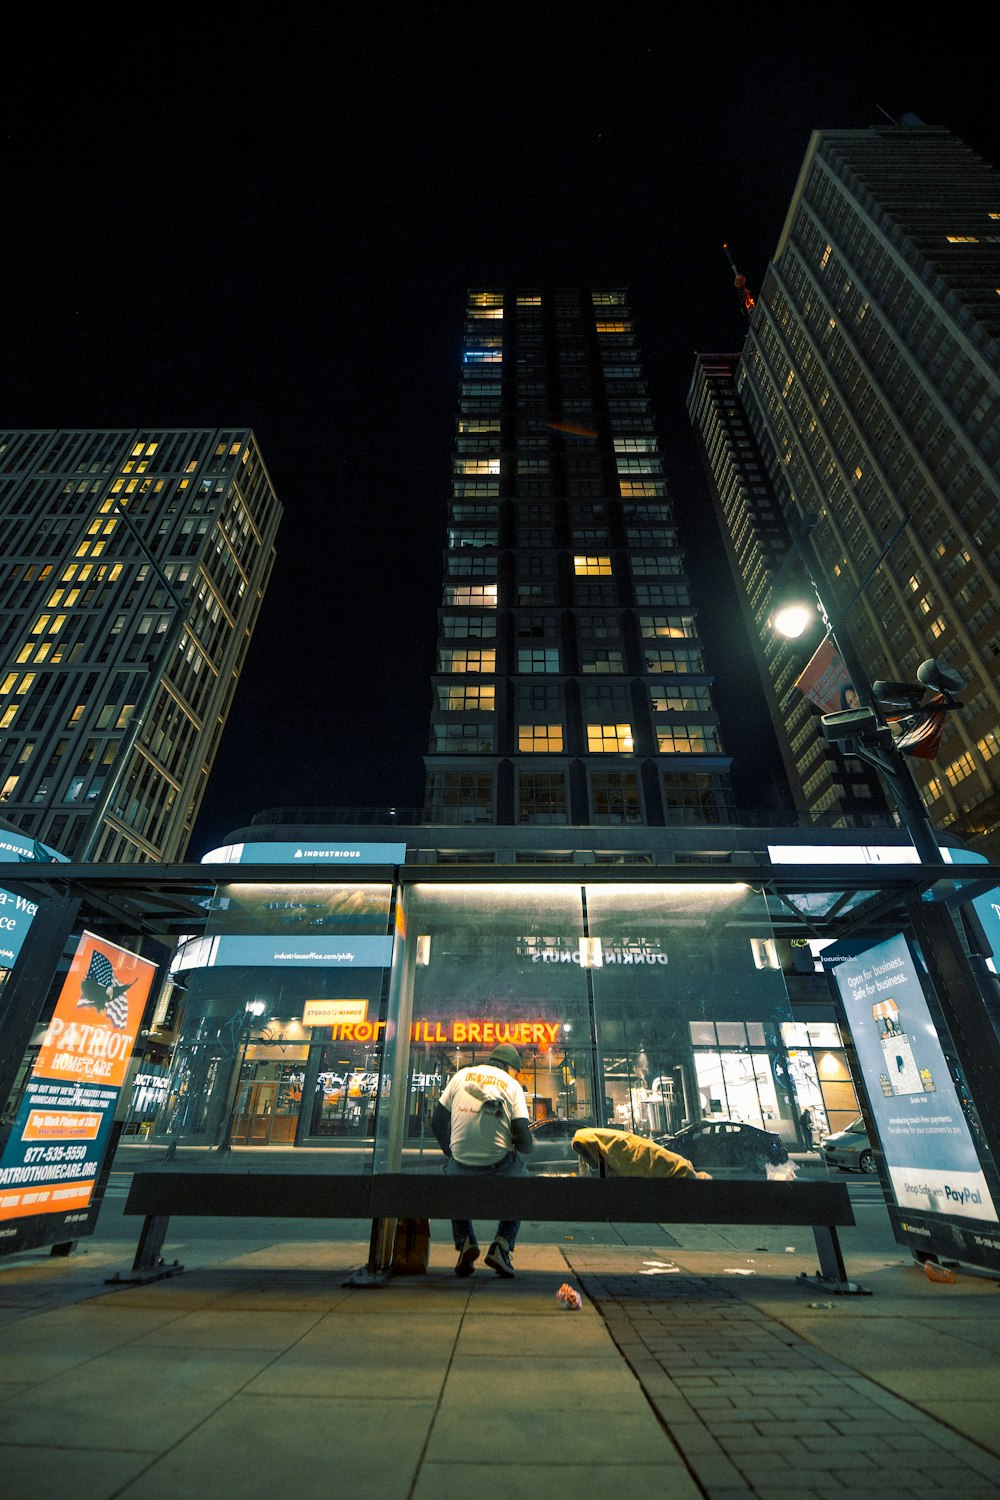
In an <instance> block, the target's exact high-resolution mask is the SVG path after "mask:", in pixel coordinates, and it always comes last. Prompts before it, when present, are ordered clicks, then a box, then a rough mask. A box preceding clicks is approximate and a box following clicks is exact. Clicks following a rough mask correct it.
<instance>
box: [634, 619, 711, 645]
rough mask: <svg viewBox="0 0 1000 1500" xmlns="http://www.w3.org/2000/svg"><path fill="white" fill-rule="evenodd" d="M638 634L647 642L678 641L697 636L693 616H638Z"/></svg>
mask: <svg viewBox="0 0 1000 1500" xmlns="http://www.w3.org/2000/svg"><path fill="white" fill-rule="evenodd" d="M639 633H640V635H642V636H643V637H644V638H645V639H647V640H661V639H664V638H666V639H668V640H678V639H683V638H685V637H689V636H694V635H697V631H696V629H695V623H694V615H640V616H639Z"/></svg>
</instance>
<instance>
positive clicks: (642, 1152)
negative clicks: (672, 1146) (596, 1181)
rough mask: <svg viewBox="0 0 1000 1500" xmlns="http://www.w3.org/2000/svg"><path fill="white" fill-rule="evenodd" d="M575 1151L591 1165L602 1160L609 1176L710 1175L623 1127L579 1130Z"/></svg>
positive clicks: (574, 1145)
mask: <svg viewBox="0 0 1000 1500" xmlns="http://www.w3.org/2000/svg"><path fill="white" fill-rule="evenodd" d="M573 1150H574V1151H576V1152H578V1153H579V1155H581V1156H582V1157H583V1158H584V1159H585V1160H586V1161H589V1162H590V1163H591V1165H596V1164H597V1163H598V1162H600V1163H603V1166H604V1172H605V1174H606V1175H607V1176H608V1177H705V1178H707V1177H708V1175H709V1174H708V1173H707V1172H698V1171H696V1170H695V1168H694V1167H693V1166H692V1165H691V1163H690V1162H689V1161H688V1159H687V1157H686V1156H678V1155H677V1153H676V1152H674V1151H668V1150H667V1149H666V1148H665V1147H664V1146H657V1145H656V1144H655V1142H654V1141H650V1140H647V1139H646V1137H645V1136H642V1135H631V1134H630V1133H629V1132H627V1131H624V1130H594V1129H586V1130H578V1131H577V1132H576V1134H575V1135H574V1137H573Z"/></svg>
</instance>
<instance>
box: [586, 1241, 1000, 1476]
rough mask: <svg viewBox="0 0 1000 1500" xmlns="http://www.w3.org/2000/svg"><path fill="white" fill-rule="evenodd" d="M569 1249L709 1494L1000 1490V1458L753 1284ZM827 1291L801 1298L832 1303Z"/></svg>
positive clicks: (820, 1303)
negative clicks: (792, 1318) (846, 1357)
mask: <svg viewBox="0 0 1000 1500" xmlns="http://www.w3.org/2000/svg"><path fill="white" fill-rule="evenodd" d="M570 1259H571V1260H572V1262H573V1265H574V1269H575V1270H576V1273H577V1275H578V1277H579V1280H580V1282H581V1285H582V1287H583V1289H584V1291H585V1292H586V1294H587V1296H588V1297H589V1298H590V1299H591V1300H592V1301H593V1302H594V1304H595V1305H596V1306H597V1307H598V1309H599V1310H600V1312H601V1314H602V1316H603V1317H604V1319H605V1322H606V1323H607V1326H608V1329H609V1331H610V1333H611V1335H612V1337H613V1339H614V1340H615V1343H616V1344H617V1345H618V1347H619V1349H620V1350H621V1352H622V1354H623V1356H624V1357H625V1359H626V1360H627V1361H628V1363H629V1365H630V1367H631V1368H632V1370H633V1371H634V1372H635V1375H636V1376H637V1378H638V1379H639V1381H640V1383H641V1384H642V1387H643V1390H644V1391H645V1393H646V1395H647V1398H648V1399H649V1401H650V1402H651V1404H652V1405H653V1407H654V1408H655V1410H656V1411H657V1412H658V1414H659V1416H660V1418H661V1420H662V1421H663V1423H664V1425H665V1427H666V1429H667V1432H668V1433H669V1435H670V1437H671V1438H672V1440H673V1441H674V1442H675V1443H676V1445H677V1447H678V1448H679V1449H680V1451H681V1452H682V1453H683V1455H684V1457H685V1459H686V1461H687V1463H688V1465H689V1467H690V1470H691V1472H692V1474H693V1475H694V1477H695V1478H696V1480H697V1481H698V1483H699V1484H700V1485H701V1487H702V1489H703V1490H704V1493H705V1495H706V1496H708V1497H710V1500H751V1497H753V1500H792V1497H794V1500H835V1497H836V1500H844V1497H845V1496H846V1495H847V1494H848V1492H850V1491H855V1492H856V1491H857V1490H858V1489H859V1488H862V1487H863V1488H864V1489H865V1490H866V1491H870V1492H872V1493H877V1494H878V1496H879V1500H894V1497H900V1500H904V1497H905V1500H923V1497H928V1500H930V1497H936V1500H940V1497H941V1496H942V1495H944V1494H959V1495H961V1496H963V1500H973V1497H976V1500H980V1497H982V1500H996V1496H997V1495H998V1494H1000V1458H997V1457H996V1456H994V1454H992V1453H989V1452H986V1451H984V1449H983V1448H981V1447H979V1446H978V1445H977V1444H976V1443H974V1442H971V1441H970V1440H969V1439H968V1438H966V1437H963V1436H962V1435H961V1434H959V1433H957V1432H955V1431H953V1430H952V1429H951V1428H950V1427H948V1426H945V1425H944V1424H943V1423H942V1422H940V1421H939V1420H937V1419H935V1418H934V1417H933V1416H932V1415H930V1414H929V1413H928V1412H926V1411H924V1410H922V1409H921V1408H920V1407H919V1406H917V1405H914V1404H911V1403H910V1402H908V1401H905V1400H901V1399H900V1398H899V1397H898V1396H896V1395H893V1394H892V1393H891V1392H890V1391H887V1390H886V1389H885V1388H884V1387H883V1386H882V1385H880V1384H878V1383H877V1382H876V1381H874V1380H872V1379H869V1378H867V1377H866V1376H865V1375H863V1374H861V1373H859V1372H858V1371H857V1370H856V1369H854V1368H852V1367H851V1366H850V1365H849V1364H847V1363H844V1362H843V1361H842V1360H840V1359H836V1358H833V1357H831V1356H830V1355H829V1354H827V1353H825V1352H824V1351H823V1350H822V1349H821V1348H818V1347H816V1346H815V1345H814V1344H812V1343H810V1342H808V1341H807V1340H806V1339H804V1338H802V1337H801V1336H799V1335H798V1334H797V1333H795V1332H794V1331H792V1330H790V1329H789V1328H788V1327H786V1326H784V1325H783V1324H782V1323H781V1322H780V1321H778V1320H777V1319H776V1318H774V1317H772V1316H769V1315H768V1314H767V1313H766V1312H763V1311H761V1310H760V1309H758V1308H757V1307H754V1306H752V1305H750V1304H749V1303H748V1302H747V1301H746V1300H745V1297H746V1294H747V1292H748V1290H749V1288H748V1286H747V1283H745V1282H737V1283H735V1284H727V1283H725V1282H722V1281H721V1280H720V1278H719V1276H718V1275H715V1276H701V1275H698V1274H692V1273H691V1272H690V1271H685V1270H683V1269H682V1270H680V1271H679V1272H675V1273H672V1272H669V1271H667V1272H665V1273H664V1274H660V1275H657V1276H654V1277H650V1276H648V1275H643V1274H637V1272H636V1270H635V1269H634V1267H635V1260H636V1257H635V1255H634V1254H632V1255H631V1256H629V1257H627V1259H629V1260H631V1262H632V1269H630V1270H629V1271H628V1272H626V1271H624V1270H623V1266H622V1263H623V1259H625V1257H623V1256H622V1255H621V1254H620V1253H617V1252H616V1253H614V1254H610V1255H609V1254H608V1253H607V1252H605V1253H603V1254H601V1253H597V1252H582V1253H572V1254H571V1255H570ZM662 1264H666V1263H665V1262H664V1263H661V1265H662ZM787 1285H788V1283H787V1281H785V1282H776V1283H775V1286H776V1287H777V1288H778V1289H779V1290H780V1289H781V1288H783V1287H787ZM762 1293H764V1294H766V1284H764V1283H761V1282H757V1283H756V1284H755V1285H754V1288H753V1294H754V1296H755V1297H759V1296H760V1295H762ZM822 1295H823V1294H822V1293H816V1294H815V1297H816V1299H817V1300H814V1301H812V1302H811V1303H810V1302H809V1301H807V1300H806V1298H807V1297H808V1291H804V1292H803V1296H802V1299H801V1301H800V1306H805V1307H809V1306H812V1307H813V1308H822V1309H825V1308H828V1307H829V1308H833V1306H834V1304H832V1303H828V1302H824V1301H821V1300H818V1299H820V1298H822ZM994 1295H995V1293H994ZM871 1307H872V1304H871V1303H868V1304H867V1307H866V1309H865V1310H866V1311H868V1310H869V1309H870V1308H871ZM885 1326H886V1330H887V1334H890V1333H891V1331H892V1330H891V1328H890V1327H889V1324H888V1322H887V1323H886V1325H885ZM930 1337H931V1335H929V1338H930Z"/></svg>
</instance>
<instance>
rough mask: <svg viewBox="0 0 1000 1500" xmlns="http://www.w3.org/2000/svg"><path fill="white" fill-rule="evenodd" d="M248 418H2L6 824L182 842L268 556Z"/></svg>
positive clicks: (156, 847) (67, 848)
mask: <svg viewBox="0 0 1000 1500" xmlns="http://www.w3.org/2000/svg"><path fill="white" fill-rule="evenodd" d="M280 516H281V507H280V505H279V503H278V501H277V498H276V497H275V494H274V490H273V488H272V486H271V481H270V479H269V477H268V474H267V470H266V468H265V467H264V462H263V459H262V458H261V455H260V451H259V449H258V447H257V443H256V441H255V439H254V436H253V434H252V433H251V432H249V431H246V430H241V429H232V430H229V429H227V430H225V431H223V430H220V429H216V428H203V429H198V430H191V431H180V430H160V429H149V430H143V431H132V430H128V431H126V430H114V431H53V432H41V431H27V432H25V431H22V432H0V548H2V564H0V730H2V736H0V822H2V823H3V824H5V825H6V826H7V827H8V828H12V829H16V830H18V831H20V832H21V833H23V834H27V835H28V836H29V837H30V838H31V839H33V840H36V841H38V842H40V843H43V844H46V845H48V846H50V847H52V848H55V849H57V850H58V851H59V852H60V853H62V854H65V855H67V856H69V857H70V858H74V857H75V858H81V857H84V858H88V859H98V860H110V861H118V862H123V863H136V862H142V861H147V860H165V861H170V860H174V859H179V858H181V857H182V856H183V854H184V852H185V850H186V848H187V843H188V839H189V837H190V833H191V828H192V825H193V823H194V819H195V816H196V814H197V811H198V807H199V804H200V802H201V798H202V795H203V792H204V789H205V783H206V779H207V777H208V773H209V771H210V769H211V766H212V761H213V759H214V756H215V752H216V749H217V746H218V743H219V739H220V737H221V734H222V730H223V727H224V725H225V722H226V715H227V714H228V712H229V707H230V704H231V702H232V698H233V694H234V692H235V690H236V685H237V682H238V680H239V674H240V669H241V667H242V665H243V661H244V658H245V656H246V652H247V648H248V646H249V644H250V638H251V635H252V633H253V629H254V625H255V623H256V620H257V615H258V612H259V610H260V605H261V601H262V599H263V595H264V590H265V588H266V586H267V581H268V578H269V576H270V572H271V568H272V565H273V561H274V538H275V533H276V531H277V527H278V522H279V519H280Z"/></svg>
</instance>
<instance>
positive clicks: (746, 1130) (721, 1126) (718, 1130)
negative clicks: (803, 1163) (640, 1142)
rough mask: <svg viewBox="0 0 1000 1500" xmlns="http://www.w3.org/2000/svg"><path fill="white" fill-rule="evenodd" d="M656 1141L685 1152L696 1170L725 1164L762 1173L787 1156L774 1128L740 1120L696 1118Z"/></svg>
mask: <svg viewBox="0 0 1000 1500" xmlns="http://www.w3.org/2000/svg"><path fill="white" fill-rule="evenodd" d="M656 1144H657V1145H658V1146H666V1148H667V1150H668V1151H676V1152H677V1154H678V1155H679V1156H686V1157H687V1159H688V1161H689V1162H690V1163H691V1165H692V1166H694V1167H697V1169H698V1171H699V1172H716V1171H718V1170H719V1169H720V1168H721V1169H722V1170H726V1169H727V1168H728V1169H729V1170H732V1171H738V1172H745V1173H747V1172H749V1173H754V1174H760V1175H761V1176H763V1175H764V1174H765V1172H766V1169H767V1167H768V1165H770V1166H773V1167H779V1166H780V1165H781V1164H782V1162H786V1161H787V1160H788V1152H787V1150H786V1149H785V1146H784V1143H783V1142H782V1139H781V1137H780V1136H779V1135H778V1134H777V1132H776V1131H774V1130H760V1129H759V1128H758V1127H757V1126H756V1125H746V1124H744V1123H743V1121H742V1120H714V1119H713V1120H696V1121H694V1123H693V1124H691V1125H685V1126H684V1128H683V1129H682V1130H678V1131H676V1132H675V1133H674V1134H673V1135H658V1136H657V1137H656Z"/></svg>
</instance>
